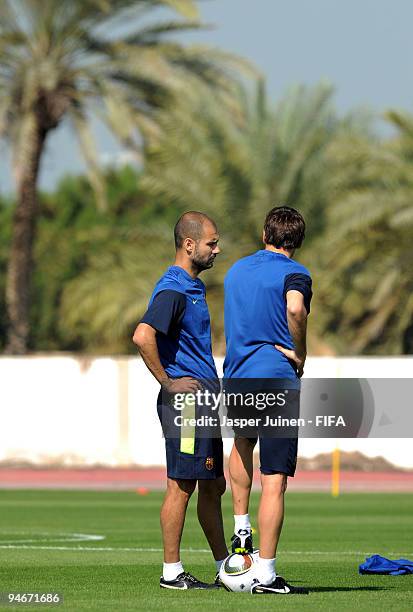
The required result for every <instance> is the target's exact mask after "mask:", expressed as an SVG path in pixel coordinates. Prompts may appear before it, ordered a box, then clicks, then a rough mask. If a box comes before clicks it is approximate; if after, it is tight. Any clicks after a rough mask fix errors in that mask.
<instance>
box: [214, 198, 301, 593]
mask: <svg viewBox="0 0 413 612" xmlns="http://www.w3.org/2000/svg"><path fill="white" fill-rule="evenodd" d="M304 235H305V223H304V219H303V217H302V216H301V214H300V213H299V212H298V211H296V210H294V209H293V208H290V207H288V206H280V207H276V208H273V209H272V210H271V211H270V212H269V213H268V215H267V218H266V219H265V224H264V231H263V242H264V245H265V248H264V249H263V250H260V251H257V252H256V253H254V254H253V255H250V256H248V257H244V258H243V259H240V260H239V261H238V262H236V263H235V264H234V265H233V266H232V268H231V269H230V270H229V271H228V273H227V276H226V278H225V336H226V343H227V353H226V357H225V363H224V378H225V379H259V381H258V382H260V381H261V382H262V383H266V381H268V380H269V379H270V380H271V381H274V382H276V381H277V380H280V379H282V380H283V382H285V381H291V382H290V384H291V385H292V387H291V388H294V389H295V388H296V387H297V388H299V382H298V379H299V378H300V377H301V376H302V375H303V370H304V363H305V359H306V354H307V348H306V328H307V316H308V314H309V312H310V301H311V296H312V291H311V277H310V273H309V272H308V270H307V269H306V268H304V266H302V265H300V264H299V263H297V262H295V261H294V260H293V259H292V257H293V255H294V252H295V250H296V249H298V248H299V247H300V246H301V244H302V242H303V239H304ZM232 382H234V381H232ZM245 382H248V381H245V380H244V383H245ZM249 384H251V381H250V383H249ZM238 434H239V432H236V436H235V440H234V445H233V448H232V451H231V456H230V462H229V472H230V480H231V489H232V499H233V508H234V521H235V529H234V535H233V537H232V550H233V552H251V551H252V549H253V547H252V535H251V523H250V518H249V514H248V505H249V497H250V492H251V484H252V472H253V461H252V458H253V450H254V446H255V444H256V442H257V438H255V437H254V438H248V437H241V436H239V435H238ZM270 434H271V432H270ZM258 435H259V439H260V470H261V486H262V493H261V500H260V506H259V511H258V527H259V534H260V552H259V557H258V560H257V573H256V584H254V585H253V587H252V591H251V592H252V593H253V594H262V593H273V594H291V593H304V592H307V591H306V590H305V589H300V588H297V587H293V586H291V585H289V584H287V582H286V581H285V580H284V579H283V578H282V577H281V576H277V575H276V572H275V555H276V550H277V544H278V540H279V537H280V533H281V528H282V523H283V518H284V493H285V490H286V488H287V477H288V476H294V473H295V467H296V460H297V438H296V437H295V438H281V437H273V436H272V435H268V432H266V435H262V431H261V432H260V431H259V432H258Z"/></svg>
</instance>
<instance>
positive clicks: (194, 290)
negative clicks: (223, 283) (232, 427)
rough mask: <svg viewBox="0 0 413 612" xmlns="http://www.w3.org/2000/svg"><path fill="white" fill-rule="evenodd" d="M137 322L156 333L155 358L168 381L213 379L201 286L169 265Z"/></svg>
mask: <svg viewBox="0 0 413 612" xmlns="http://www.w3.org/2000/svg"><path fill="white" fill-rule="evenodd" d="M141 323H147V324H148V325H150V326H151V327H153V328H154V329H156V331H157V332H158V333H157V334H156V343H157V346H158V352H159V357H160V360H161V363H162V365H163V367H164V368H165V371H166V373H167V374H168V376H170V377H171V378H179V377H181V376H193V377H195V378H201V379H216V378H217V376H218V375H217V371H216V368H215V363H214V359H213V357H212V346H211V325H210V319H209V311H208V305H207V303H206V296H205V285H204V283H203V282H202V281H201V280H199V278H195V279H194V278H192V277H191V276H190V275H189V274H188V272H186V271H185V270H184V269H183V268H181V267H179V266H170V267H169V268H168V269H167V271H166V272H165V274H164V275H163V276H162V277H161V278H160V279H159V281H158V282H157V284H156V285H155V289H154V291H153V293H152V297H151V299H150V301H149V306H148V310H147V311H146V313H145V315H144V316H143V318H142V320H141Z"/></svg>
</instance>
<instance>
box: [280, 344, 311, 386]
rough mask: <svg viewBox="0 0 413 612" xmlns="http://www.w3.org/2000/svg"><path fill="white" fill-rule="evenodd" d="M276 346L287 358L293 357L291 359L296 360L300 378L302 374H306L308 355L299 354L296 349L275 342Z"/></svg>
mask: <svg viewBox="0 0 413 612" xmlns="http://www.w3.org/2000/svg"><path fill="white" fill-rule="evenodd" d="M274 346H275V348H276V349H277V350H278V351H280V353H283V355H285V356H286V357H287V359H291V361H294V363H295V365H296V367H297V376H298V378H301V377H302V375H303V374H304V364H305V360H306V357H307V355H304V356H301V355H300V356H299V355H297V353H296V352H295V350H293V349H287V348H284V347H283V346H280V345H279V344H274Z"/></svg>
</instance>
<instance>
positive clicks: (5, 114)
mask: <svg viewBox="0 0 413 612" xmlns="http://www.w3.org/2000/svg"><path fill="white" fill-rule="evenodd" d="M160 7H164V8H165V7H167V8H169V9H172V10H173V11H175V12H177V13H179V14H181V15H182V16H183V17H184V18H185V19H183V20H178V21H175V20H172V21H171V20H170V21H168V20H167V21H165V20H163V21H161V22H157V23H149V24H148V22H147V20H146V21H143V20H142V19H141V17H142V16H145V17H146V13H148V12H149V13H150V11H153V10H155V9H158V8H160ZM197 17H198V12H197V7H196V0H3V2H2V3H1V5H0V136H5V137H6V138H7V139H8V141H9V142H10V143H11V147H12V150H13V165H14V173H15V177H16V194H17V204H16V208H15V212H14V220H13V236H12V242H11V249H10V257H9V263H8V271H7V287H6V304H7V311H8V320H9V332H8V346H7V351H8V352H11V353H24V352H25V351H26V350H27V343H28V337H29V307H30V280H31V276H32V269H33V263H32V252H33V244H34V240H35V233H36V219H37V216H38V208H39V207H38V201H37V195H36V185H37V179H38V174H39V168H40V163H41V159H42V155H43V153H44V150H45V145H46V142H47V139H48V137H49V134H50V133H51V132H52V130H54V129H56V128H58V127H59V126H60V125H61V123H62V121H63V120H66V119H67V120H69V121H70V122H71V124H72V126H73V128H74V129H75V131H76V133H77V135H78V137H79V140H80V144H81V146H82V150H83V154H84V156H85V158H86V161H87V162H88V167H89V175H90V181H91V183H92V185H93V187H94V189H95V193H96V201H97V205H98V207H100V209H102V210H103V209H104V207H105V190H104V186H103V182H102V177H101V174H100V172H99V166H98V164H97V161H96V151H95V148H94V145H93V140H92V137H91V133H90V127H89V117H90V113H91V112H94V113H97V114H98V116H100V117H101V118H102V120H103V121H104V122H105V123H106V124H107V125H108V126H109V128H110V129H111V130H112V131H113V132H114V133H115V134H116V136H118V137H119V139H120V140H121V141H122V142H123V143H125V144H127V145H133V146H135V147H137V146H139V144H140V143H141V142H142V140H143V141H144V140H145V138H147V137H149V136H150V135H152V136H153V134H154V133H155V132H156V130H157V124H156V116H155V112H156V110H157V109H159V108H165V107H167V106H168V105H169V104H171V102H172V100H173V99H174V97H176V94H177V93H183V92H184V90H185V86H186V84H187V81H186V79H189V78H190V79H191V83H192V82H193V80H194V79H198V80H201V81H203V82H205V83H208V85H210V86H213V87H215V88H220V89H222V88H225V87H226V85H227V83H228V82H229V81H230V80H231V74H230V66H229V64H227V65H225V61H226V60H227V59H228V57H226V56H225V55H224V54H222V53H219V52H213V51H210V50H207V49H204V48H198V47H184V46H182V45H180V44H178V43H176V42H175V41H173V40H171V38H170V36H169V35H170V34H173V33H177V32H181V31H185V30H193V29H195V28H199V27H201V26H200V24H199V22H198V21H197V20H196V19H197ZM231 67H232V66H231Z"/></svg>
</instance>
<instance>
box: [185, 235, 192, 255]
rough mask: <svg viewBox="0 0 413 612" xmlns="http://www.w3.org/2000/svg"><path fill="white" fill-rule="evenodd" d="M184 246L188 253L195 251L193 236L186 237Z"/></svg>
mask: <svg viewBox="0 0 413 612" xmlns="http://www.w3.org/2000/svg"><path fill="white" fill-rule="evenodd" d="M183 247H184V249H185V251H186V252H187V253H190V254H191V253H193V252H194V247H195V241H194V240H192V238H185V240H184V244H183Z"/></svg>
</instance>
